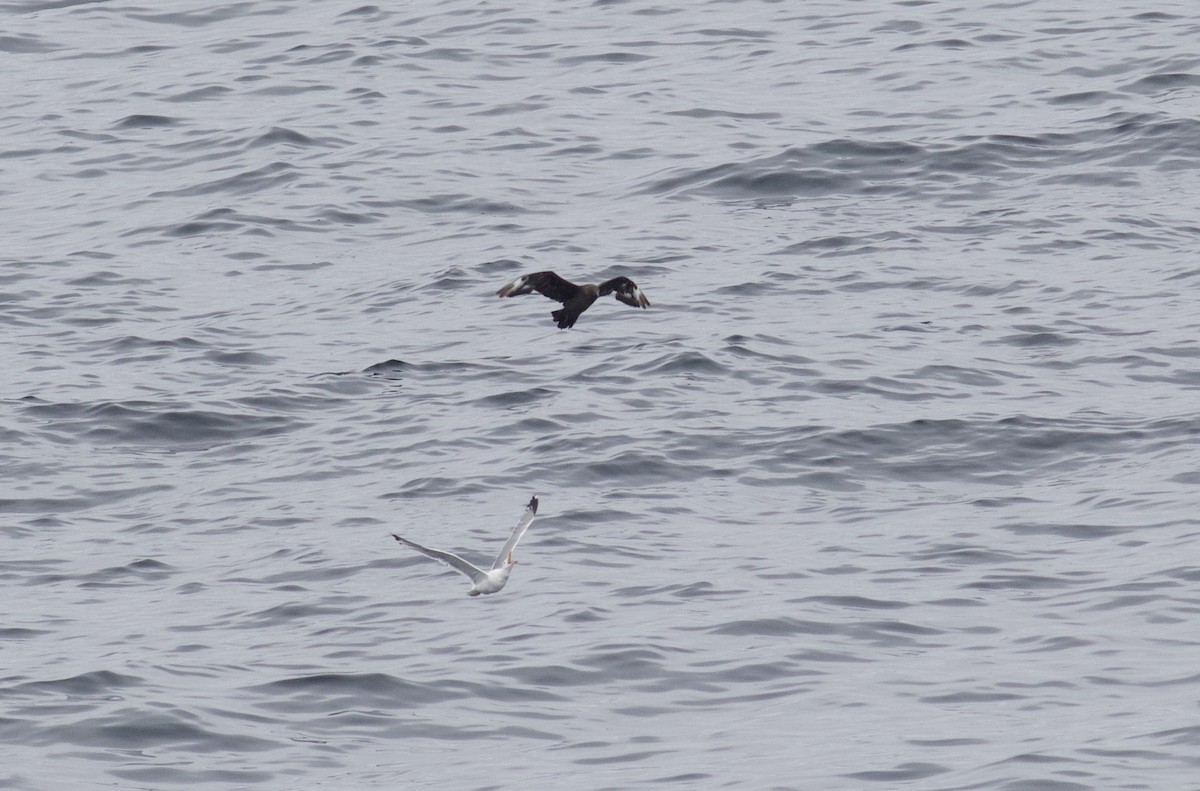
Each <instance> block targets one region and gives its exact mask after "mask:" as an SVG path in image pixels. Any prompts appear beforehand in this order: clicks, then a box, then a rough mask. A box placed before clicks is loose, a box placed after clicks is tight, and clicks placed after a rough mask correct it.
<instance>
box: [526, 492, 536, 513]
mask: <svg viewBox="0 0 1200 791" xmlns="http://www.w3.org/2000/svg"><path fill="white" fill-rule="evenodd" d="M526 507H527V508H528V509H529V510H530V511H533V512H534V513H535V514H536V513H537V507H538V498H537V495H536V494H535V495H534V496H533V497H530V498H529V505H528V506H526Z"/></svg>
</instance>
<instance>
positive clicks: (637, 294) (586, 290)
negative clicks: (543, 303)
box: [496, 272, 650, 330]
mask: <svg viewBox="0 0 1200 791" xmlns="http://www.w3.org/2000/svg"><path fill="white" fill-rule="evenodd" d="M534 291H536V292H538V293H539V294H543V295H545V296H547V297H550V299H553V300H555V301H557V302H561V303H563V306H562V310H556V311H553V312H552V313H551V314H550V316H551V317H553V319H554V320H555V321H557V322H558V328H559V329H560V330H565V329H566V328H567V327H574V326H575V321H576V320H577V319H578V318H579V314H580V313H583V312H584V311H585V310H587V309H588V308H590V307H591V306H592V303H593V302H595V301H596V300H597V299H598V298H599V297H606V296H608V295H609V294H612V295H614V296H615V297H616V298H617V299H619V300H620V301H621V302H624V303H625V304H626V305H630V306H632V307H635V308H648V307H650V300H648V299H646V295H645V294H643V293H642V290H641V289H640V288H638V287H637V283H634V282H633V281H632V280H630V279H629V278H627V277H614V278H613V279H612V280H605V281H604V282H603V283H601V284H600V285H598V286H597V285H593V284H591V283H588V284H587V285H583V286H577V285H575V284H574V283H572V282H571V281H569V280H564V279H563V278H561V277H559V276H558V275H557V274H555V273H554V272H534V273H533V274H531V275H521V276H520V277H518V278H517V279H516V280H514V281H512V282H511V283H509V284H508V285H506V286H505V287H504V288H502V289H500V290H499V291H497V292H496V296H498V297H519V296H521V295H522V294H532V293H533V292H534Z"/></svg>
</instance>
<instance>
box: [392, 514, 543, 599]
mask: <svg viewBox="0 0 1200 791" xmlns="http://www.w3.org/2000/svg"><path fill="white" fill-rule="evenodd" d="M537 509H538V498H537V495H534V496H533V497H531V498H529V505H527V506H525V513H524V514H522V515H521V521H519V522H517V526H516V527H515V528H513V531H512V535H511V536H509V537H508V541H505V542H504V549H502V550H500V554H499V555H497V556H496V559H495V560H494V561H492V567H491V568H490V569H489V570H487V571H484V570H483V569H481V568H479V567H478V566H476V565H474V564H472V563H468V562H467V561H465V560H463V559H462V558H460V557H459V556H458V555H456V554H454V553H453V552H446V551H444V550H441V549H430V548H429V547H423V546H421V545H420V544H418V543H417V542H415V541H409V540H408V539H407V538H401V537H400V536H398V535H396V534H395V533H392V538H394V539H396V540H397V541H399V542H400V543H401V544H405V545H407V546H410V547H412V548H413V549H415V550H417V551H418V552H420V553H421V554H422V555H427V556H429V557H431V558H433V559H434V560H440V561H441V562H442V563H445V564H446V565H447V566H450V567H451V568H454V569H457V570H459V571H461V572H462V573H463V574H466V575H467V576H468V577H470V578H471V582H472V583H473V584H472V585H471V590H469V591H467V595H468V596H478V595H479V594H481V593H495V592H496V591H498V590H500V589H501V588H503V587H504V584H505V583H506V582H508V575H509V574H511V573H512V567H513V566H515V565H517V561H516V560H514V559H513V550H515V549H516V548H517V543H518V542H519V541H520V540H521V536H523V535H525V531H526V530H528V529H529V526H530V525H531V524H533V517H534V515H535V514H536V513H537Z"/></svg>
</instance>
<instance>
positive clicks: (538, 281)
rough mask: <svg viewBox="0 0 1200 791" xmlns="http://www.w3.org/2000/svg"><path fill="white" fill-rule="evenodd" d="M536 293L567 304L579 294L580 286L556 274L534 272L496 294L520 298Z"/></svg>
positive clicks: (522, 276) (519, 278)
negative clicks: (523, 295)
mask: <svg viewBox="0 0 1200 791" xmlns="http://www.w3.org/2000/svg"><path fill="white" fill-rule="evenodd" d="M534 291H536V292H538V293H539V294H543V295H545V296H547V297H550V299H553V300H555V301H556V302H567V301H569V300H571V299H574V297H575V295H576V294H577V293H579V286H577V285H575V284H574V283H572V282H571V281H570V280H564V279H563V278H561V277H559V276H558V275H557V274H555V273H554V272H534V273H533V274H531V275H521V276H520V277H518V278H517V279H516V280H514V281H512V282H511V283H509V284H508V285H506V286H505V287H504V288H502V289H500V290H499V291H497V292H496V296H498V297H519V296H521V295H522V294H532V293H533V292H534Z"/></svg>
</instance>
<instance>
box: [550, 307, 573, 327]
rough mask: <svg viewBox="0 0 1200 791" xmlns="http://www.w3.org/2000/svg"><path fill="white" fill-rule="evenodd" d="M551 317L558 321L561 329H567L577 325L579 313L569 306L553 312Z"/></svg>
mask: <svg viewBox="0 0 1200 791" xmlns="http://www.w3.org/2000/svg"><path fill="white" fill-rule="evenodd" d="M550 318H552V319H554V320H555V321H557V322H558V328H559V329H560V330H565V329H567V328H568V327H574V326H575V319H577V318H579V314H578V313H575V312H572V311H571V310H569V309H567V308H563V309H562V310H556V311H553V312H551V314H550Z"/></svg>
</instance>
